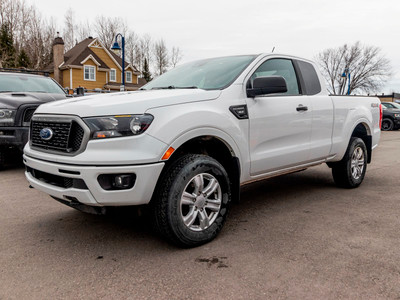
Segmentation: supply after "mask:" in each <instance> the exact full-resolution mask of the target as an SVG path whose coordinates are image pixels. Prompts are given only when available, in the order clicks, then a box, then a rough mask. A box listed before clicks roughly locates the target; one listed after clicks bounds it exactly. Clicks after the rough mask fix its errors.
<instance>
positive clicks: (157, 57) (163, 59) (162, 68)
mask: <svg viewBox="0 0 400 300" xmlns="http://www.w3.org/2000/svg"><path fill="white" fill-rule="evenodd" d="M153 51H154V64H155V66H154V67H155V69H156V74H157V75H161V74H163V73H165V72H166V71H167V68H168V65H169V63H168V49H167V47H166V45H165V42H164V40H163V39H160V40H159V41H158V42H156V43H155V44H154V50H153Z"/></svg>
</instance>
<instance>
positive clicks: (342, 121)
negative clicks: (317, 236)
mask: <svg viewBox="0 0 400 300" xmlns="http://www.w3.org/2000/svg"><path fill="white" fill-rule="evenodd" d="M381 119H382V108H381V106H380V101H379V99H378V98H373V97H349V96H342V97H331V96H329V95H328V94H327V92H326V89H325V86H324V83H323V79H322V77H321V75H320V74H319V72H318V71H317V68H316V67H315V64H314V63H312V62H311V61H308V60H304V59H301V58H298V57H292V56H287V55H278V54H261V55H243V56H231V57H220V58H212V59H205V60H200V61H195V62H192V63H187V64H184V65H182V66H180V67H177V68H175V69H173V70H171V71H169V72H167V73H165V74H163V75H162V76H160V77H158V78H156V79H155V80H153V81H151V82H150V83H148V84H147V85H146V86H144V87H143V88H142V89H141V90H140V91H136V92H122V93H116V94H106V95H99V96H89V97H82V98H77V99H75V100H71V99H70V100H66V101H64V100H63V101H57V102H53V103H48V104H44V105H41V106H40V107H39V108H38V109H37V110H36V112H35V114H34V116H33V118H32V122H31V130H30V141H29V143H28V144H27V145H26V147H25V149H24V162H25V165H26V173H25V174H26V178H27V179H28V181H29V183H30V185H31V187H34V188H36V189H38V190H40V191H43V192H45V193H47V194H49V195H50V196H52V197H53V198H55V199H56V200H58V201H60V202H62V203H64V204H67V205H69V206H71V207H74V208H77V209H79V210H83V211H91V212H96V213H104V212H105V210H106V208H107V207H109V206H130V205H143V204H149V207H150V208H151V211H152V213H153V216H154V224H155V227H156V228H157V229H158V231H159V232H160V233H161V234H162V235H163V236H164V237H165V238H167V239H168V240H169V241H171V242H173V243H175V244H178V245H181V246H184V247H193V246H197V245H200V244H203V243H206V242H208V241H210V240H212V239H213V238H214V237H215V236H216V235H217V234H218V233H219V231H220V230H221V228H222V226H223V224H224V221H225V219H226V216H227V213H228V210H229V206H230V203H231V202H232V200H237V199H238V198H239V194H240V186H241V185H242V184H245V183H249V182H252V181H255V180H260V179H264V178H268V177H272V176H277V175H280V174H284V173H290V172H295V171H298V170H302V169H305V168H308V167H311V166H315V165H318V164H321V163H327V164H328V166H329V167H331V168H332V175H333V179H334V181H335V183H336V184H337V185H338V186H340V187H346V188H355V187H357V186H359V185H360V184H361V182H362V181H363V179H364V176H365V172H366V169H367V163H369V162H371V154H372V151H373V149H374V148H375V147H376V146H377V144H378V141H379V138H380V124H381Z"/></svg>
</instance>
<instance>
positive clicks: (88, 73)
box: [83, 66, 96, 81]
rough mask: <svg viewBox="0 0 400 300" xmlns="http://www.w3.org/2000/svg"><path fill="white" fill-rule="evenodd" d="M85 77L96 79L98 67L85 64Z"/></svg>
mask: <svg viewBox="0 0 400 300" xmlns="http://www.w3.org/2000/svg"><path fill="white" fill-rule="evenodd" d="M83 68H84V79H85V80H89V81H96V68H95V67H94V66H84V67H83Z"/></svg>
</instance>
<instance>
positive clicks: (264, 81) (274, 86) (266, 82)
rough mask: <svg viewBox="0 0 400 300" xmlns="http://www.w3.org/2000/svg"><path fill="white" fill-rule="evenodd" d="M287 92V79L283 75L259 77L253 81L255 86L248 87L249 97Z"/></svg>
mask: <svg viewBox="0 0 400 300" xmlns="http://www.w3.org/2000/svg"><path fill="white" fill-rule="evenodd" d="M286 92H287V85H286V80H285V78H283V77H282V76H266V77H257V78H255V79H254V81H253V88H251V89H247V97H250V98H254V97H255V96H259V95H267V94H278V93H286Z"/></svg>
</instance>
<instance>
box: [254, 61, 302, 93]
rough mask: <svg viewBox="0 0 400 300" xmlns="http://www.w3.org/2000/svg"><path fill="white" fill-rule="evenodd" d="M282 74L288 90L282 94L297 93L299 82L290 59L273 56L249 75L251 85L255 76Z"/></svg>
mask: <svg viewBox="0 0 400 300" xmlns="http://www.w3.org/2000/svg"><path fill="white" fill-rule="evenodd" d="M265 76H282V77H283V78H285V80H286V84H287V89H288V91H287V92H286V93H284V95H299V94H300V90H299V84H298V81H297V76H296V72H295V70H294V67H293V63H292V61H291V60H290V59H283V58H274V59H269V60H267V61H266V62H264V63H263V64H262V65H261V66H259V67H258V69H257V70H256V71H255V72H254V74H253V75H252V76H251V78H250V81H251V86H253V81H254V79H255V78H257V77H265Z"/></svg>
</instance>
